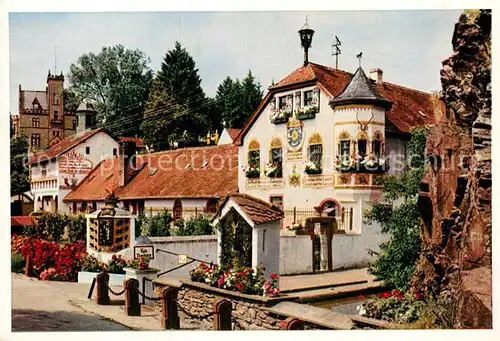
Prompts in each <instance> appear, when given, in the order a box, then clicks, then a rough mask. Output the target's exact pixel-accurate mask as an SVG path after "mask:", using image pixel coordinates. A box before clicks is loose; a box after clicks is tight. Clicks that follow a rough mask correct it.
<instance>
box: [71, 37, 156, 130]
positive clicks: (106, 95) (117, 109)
mask: <svg viewBox="0 0 500 341" xmlns="http://www.w3.org/2000/svg"><path fill="white" fill-rule="evenodd" d="M148 64H149V58H148V57H147V56H146V55H145V54H144V53H143V52H142V51H140V50H131V49H125V48H124V47H123V45H116V46H110V47H103V48H102V50H101V52H99V53H98V54H94V53H92V52H90V53H85V54H83V55H81V56H80V57H79V58H78V60H77V62H76V63H73V64H71V66H70V72H69V81H70V89H71V90H72V91H73V92H74V93H75V95H76V96H77V97H78V98H81V99H83V98H86V99H91V100H94V101H95V102H96V110H97V112H98V123H99V124H100V125H101V126H103V127H105V128H108V129H109V130H110V131H111V132H112V133H114V134H116V135H118V136H135V135H140V130H139V128H140V126H141V123H142V119H143V113H144V109H145V107H146V102H147V99H148V94H149V87H150V85H151V80H152V78H153V72H152V70H151V69H150V68H149V66H148Z"/></svg>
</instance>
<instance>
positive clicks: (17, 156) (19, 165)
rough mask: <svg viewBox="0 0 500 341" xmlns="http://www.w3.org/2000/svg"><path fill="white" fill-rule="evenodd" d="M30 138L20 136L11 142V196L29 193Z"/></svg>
mask: <svg viewBox="0 0 500 341" xmlns="http://www.w3.org/2000/svg"><path fill="white" fill-rule="evenodd" d="M28 148H29V143H28V138H27V137H26V136H25V135H20V136H19V137H17V138H15V139H11V140H10V195H11V196H13V195H19V194H22V193H24V192H26V191H29V189H30V184H29V169H28V167H27V165H26V162H27V160H28Z"/></svg>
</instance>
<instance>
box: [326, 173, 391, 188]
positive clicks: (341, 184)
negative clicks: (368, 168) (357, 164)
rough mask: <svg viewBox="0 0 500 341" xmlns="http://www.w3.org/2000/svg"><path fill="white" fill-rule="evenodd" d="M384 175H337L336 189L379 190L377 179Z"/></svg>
mask: <svg viewBox="0 0 500 341" xmlns="http://www.w3.org/2000/svg"><path fill="white" fill-rule="evenodd" d="M381 176H383V175H382V174H369V173H343V174H335V187H336V188H363V187H366V188H379V187H380V186H379V185H378V184H377V181H376V179H377V178H378V177H381Z"/></svg>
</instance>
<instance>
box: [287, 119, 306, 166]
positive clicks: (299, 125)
mask: <svg viewBox="0 0 500 341" xmlns="http://www.w3.org/2000/svg"><path fill="white" fill-rule="evenodd" d="M304 135H305V133H304V123H303V122H302V121H299V120H290V121H289V122H288V123H287V134H286V137H287V138H286V140H287V142H288V153H287V158H288V161H300V160H302V146H303V144H304Z"/></svg>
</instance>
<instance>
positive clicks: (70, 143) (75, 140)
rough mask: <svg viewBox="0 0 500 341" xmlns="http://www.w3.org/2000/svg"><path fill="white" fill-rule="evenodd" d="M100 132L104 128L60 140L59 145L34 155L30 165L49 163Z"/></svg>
mask: <svg viewBox="0 0 500 341" xmlns="http://www.w3.org/2000/svg"><path fill="white" fill-rule="evenodd" d="M101 131H106V130H105V129H104V128H99V129H94V130H89V131H85V132H84V133H83V134H80V135H79V134H75V135H71V136H68V137H67V138H65V139H64V140H61V141H60V142H59V143H57V144H54V145H53V146H51V147H50V148H49V149H47V150H42V151H40V152H38V153H36V154H35V155H33V157H32V158H31V160H30V162H29V163H30V164H33V163H38V162H45V161H49V160H52V159H55V158H56V157H58V156H60V155H61V154H63V153H65V152H67V151H68V150H70V149H72V148H74V147H76V146H77V145H79V144H80V143H82V142H84V141H85V140H87V139H88V138H90V137H92V136H94V135H95V134H97V133H100V132H101Z"/></svg>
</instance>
